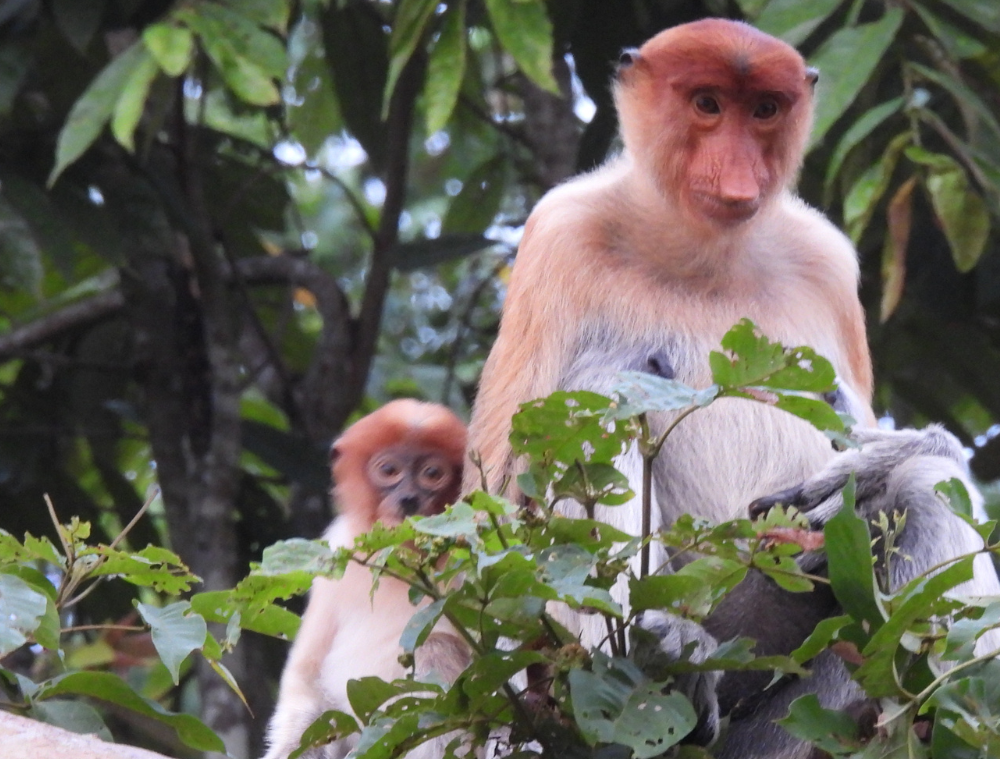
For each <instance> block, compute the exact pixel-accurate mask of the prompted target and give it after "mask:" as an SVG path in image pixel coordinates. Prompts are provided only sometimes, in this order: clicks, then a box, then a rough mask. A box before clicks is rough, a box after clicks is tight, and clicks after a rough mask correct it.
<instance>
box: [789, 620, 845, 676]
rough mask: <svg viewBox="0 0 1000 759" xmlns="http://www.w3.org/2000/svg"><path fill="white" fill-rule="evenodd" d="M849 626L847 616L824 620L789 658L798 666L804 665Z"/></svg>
mask: <svg viewBox="0 0 1000 759" xmlns="http://www.w3.org/2000/svg"><path fill="white" fill-rule="evenodd" d="M849 624H851V617H850V616H848V615H847V614H841V615H840V616H838V617H829V618H827V619H824V620H823V621H822V622H820V623H819V624H818V625H816V629H814V630H813V631H812V632H811V633H810V634H809V637H808V638H806V639H805V640H804V641H802V645H800V646H799V647H798V648H796V649H795V650H794V651H792V653H791V657H792V658H793V659H795V661H797V662H799V664H805V663H806V662H807V661H810V660H811V659H812V658H814V657H815V656H818V655H819V654H820V652H822V651H823V650H824V649H825V648H827V647H828V646H829V645H830V643H831V642H833V641H834V640H835V639H836V638H837V633H839V632H840V631H841V629H842V628H843V627H845V626H846V625H849Z"/></svg>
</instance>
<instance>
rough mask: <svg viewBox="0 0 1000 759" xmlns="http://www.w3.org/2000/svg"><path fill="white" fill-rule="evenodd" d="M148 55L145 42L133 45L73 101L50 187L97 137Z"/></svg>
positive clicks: (60, 134)
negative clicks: (133, 75)
mask: <svg viewBox="0 0 1000 759" xmlns="http://www.w3.org/2000/svg"><path fill="white" fill-rule="evenodd" d="M148 55H149V53H148V52H147V50H146V47H145V45H143V44H142V43H141V42H136V43H134V44H132V45H131V46H130V47H129V48H128V49H127V50H126V51H125V52H123V53H122V54H121V55H119V56H118V57H117V58H115V59H114V60H113V61H111V62H110V63H109V64H108V65H107V66H105V67H104V69H103V70H102V71H101V73H100V74H98V75H97V78H96V79H94V81H93V82H91V83H90V86H89V87H87V89H86V90H85V91H84V93H83V94H82V95H81V96H80V98H79V99H78V100H77V101H76V103H74V104H73V108H72V110H70V112H69V118H67V119H66V123H65V124H64V125H63V128H62V131H60V132H59V141H58V143H57V145H56V163H55V166H54V167H53V169H52V173H51V174H49V180H48V186H49V187H51V186H52V185H53V184H55V181H56V180H57V179H58V178H59V175H60V174H62V172H63V170H64V169H65V168H66V167H67V166H69V165H70V164H71V163H73V162H74V161H75V160H76V159H77V158H79V157H80V156H81V155H83V152H84V151H85V150H86V149H87V148H89V147H90V146H91V145H92V144H93V142H94V140H96V139H97V136H98V135H99V134H100V133H101V129H103V128H104V124H105V123H106V122H107V120H108V119H109V118H110V117H111V114H112V113H113V112H114V109H115V104H116V103H117V102H118V98H119V97H120V96H121V93H122V89H123V88H124V87H125V85H126V84H127V83H128V81H129V79H130V78H131V76H132V72H133V71H134V70H135V67H136V66H138V65H140V64H141V62H142V61H143V59H144V58H146V57H147V56H148Z"/></svg>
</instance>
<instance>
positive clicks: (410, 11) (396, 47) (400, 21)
mask: <svg viewBox="0 0 1000 759" xmlns="http://www.w3.org/2000/svg"><path fill="white" fill-rule="evenodd" d="M437 5H438V0H399V2H397V3H396V16H395V18H394V19H393V23H392V35H391V36H390V37H389V76H388V78H387V79H386V83H385V92H384V93H383V95H382V118H383V119H385V118H386V117H387V116H388V115H389V101H390V100H391V99H392V93H393V90H395V89H396V82H397V81H399V75H400V74H401V73H403V69H404V68H406V64H407V63H409V61H410V58H411V57H412V56H413V51H414V50H416V49H417V45H419V44H420V42H421V40H422V39H423V36H424V29H425V28H426V27H427V22H428V21H430V19H431V16H432V15H434V9H435V8H436V7H437Z"/></svg>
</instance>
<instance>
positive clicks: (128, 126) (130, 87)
mask: <svg viewBox="0 0 1000 759" xmlns="http://www.w3.org/2000/svg"><path fill="white" fill-rule="evenodd" d="M159 70H160V69H159V66H158V65H157V63H156V60H155V59H154V58H153V56H151V55H149V54H147V55H145V56H143V58H142V60H140V61H139V62H138V63H137V64H136V66H135V68H134V69H133V70H132V75H131V76H130V77H129V78H128V81H127V82H126V83H125V87H124V88H123V89H122V94H121V97H119V98H118V102H117V103H116V104H115V110H114V114H113V115H112V117H111V133H112V134H113V135H114V136H115V139H116V140H118V144H119V145H121V146H122V147H123V148H125V149H126V150H128V151H129V152H132V151H134V150H135V143H134V141H133V139H132V138H133V135H134V133H135V127H136V125H137V124H138V123H139V119H140V118H141V117H142V109H143V106H144V105H145V104H146V96H147V95H148V94H149V87H150V85H152V83H153V79H155V78H156V74H157V73H158V72H159Z"/></svg>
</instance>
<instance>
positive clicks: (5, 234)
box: [0, 197, 42, 295]
mask: <svg viewBox="0 0 1000 759" xmlns="http://www.w3.org/2000/svg"><path fill="white" fill-rule="evenodd" d="M41 281H42V252H41V250H39V248H38V243H37V241H36V240H35V237H34V235H33V234H32V230H31V227H30V226H29V225H28V223H27V222H26V221H25V220H24V218H22V216H21V215H20V214H19V213H18V212H17V211H16V210H15V209H14V207H13V206H11V205H10V204H9V203H8V202H7V200H6V198H3V197H0V284H2V285H3V286H4V287H5V288H9V289H17V290H25V291H27V292H29V293H31V294H33V295H37V294H38V289H39V286H40V285H41Z"/></svg>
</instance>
